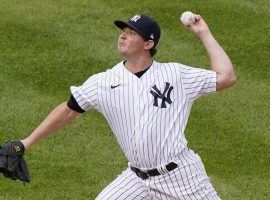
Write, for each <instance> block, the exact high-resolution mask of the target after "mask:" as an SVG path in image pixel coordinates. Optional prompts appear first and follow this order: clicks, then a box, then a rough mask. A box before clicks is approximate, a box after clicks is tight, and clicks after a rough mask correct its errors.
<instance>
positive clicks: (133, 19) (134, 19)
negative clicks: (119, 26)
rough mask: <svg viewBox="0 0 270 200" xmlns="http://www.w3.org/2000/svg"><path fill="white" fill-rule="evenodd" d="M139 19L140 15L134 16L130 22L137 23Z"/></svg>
mask: <svg viewBox="0 0 270 200" xmlns="http://www.w3.org/2000/svg"><path fill="white" fill-rule="evenodd" d="M140 18H141V15H135V16H134V17H132V18H131V19H130V20H131V21H133V22H137V21H138V20H139V19H140Z"/></svg>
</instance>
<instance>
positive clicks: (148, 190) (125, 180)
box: [96, 150, 220, 200]
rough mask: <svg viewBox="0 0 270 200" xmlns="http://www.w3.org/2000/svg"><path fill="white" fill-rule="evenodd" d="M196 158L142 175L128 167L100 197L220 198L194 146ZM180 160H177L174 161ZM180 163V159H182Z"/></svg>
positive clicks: (131, 199) (151, 199)
mask: <svg viewBox="0 0 270 200" xmlns="http://www.w3.org/2000/svg"><path fill="white" fill-rule="evenodd" d="M187 151H189V152H188V153H192V154H194V155H192V156H193V157H192V162H190V163H189V164H188V165H185V166H182V167H181V165H178V167H177V168H176V169H174V170H172V171H170V172H169V173H166V174H162V175H159V176H154V177H150V178H148V179H146V180H142V179H141V178H139V177H138V176H137V175H136V174H135V173H134V172H133V171H131V169H130V168H129V167H128V168H127V169H126V170H125V171H124V172H123V173H122V174H121V175H119V176H118V177H117V178H116V179H115V180H114V181H113V182H112V183H110V184H109V185H108V186H107V187H106V188H105V189H104V190H103V191H102V192H101V193H100V194H99V195H98V197H97V198H96V200H143V199H144V200H177V199H178V200H220V198H219V197H218V195H217V193H216V191H215V189H214V188H213V186H212V184H211V183H210V180H209V178H208V176H207V175H206V171H205V168H204V165H203V163H202V161H201V158H200V157H199V156H198V155H197V154H195V153H194V152H193V151H192V150H187ZM174 162H176V163H177V160H176V161H174ZM178 164H179V163H178Z"/></svg>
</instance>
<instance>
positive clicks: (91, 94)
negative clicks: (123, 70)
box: [70, 73, 102, 111]
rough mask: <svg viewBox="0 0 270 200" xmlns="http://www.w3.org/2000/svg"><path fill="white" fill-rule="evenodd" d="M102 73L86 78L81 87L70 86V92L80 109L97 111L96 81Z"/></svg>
mask: <svg viewBox="0 0 270 200" xmlns="http://www.w3.org/2000/svg"><path fill="white" fill-rule="evenodd" d="M101 76H102V73H99V74H95V75H93V76H91V77H90V78H88V79H87V80H86V81H85V82H84V83H83V84H82V85H81V86H78V87H77V86H71V87H70V91H71V94H72V95H73V97H74V99H75V100H76V101H77V103H78V105H79V106H80V107H81V109H83V110H85V111H88V110H90V109H92V108H95V109H98V81H99V79H100V77H101Z"/></svg>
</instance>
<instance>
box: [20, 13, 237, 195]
mask: <svg viewBox="0 0 270 200" xmlns="http://www.w3.org/2000/svg"><path fill="white" fill-rule="evenodd" d="M114 23H115V25H116V26H117V27H119V28H120V29H121V30H122V32H121V34H120V36H119V39H118V53H119V54H120V55H122V56H123V58H124V60H123V61H122V62H120V63H118V64H116V65H115V66H114V67H112V68H111V69H109V70H107V71H106V72H102V73H98V74H95V75H93V76H91V77H89V79H88V80H86V81H85V82H84V83H83V84H82V85H81V86H79V87H76V86H71V96H70V99H69V100H68V101H67V102H64V103H62V104H60V105H59V106H57V107H56V108H55V109H54V110H53V111H52V112H51V113H50V114H49V115H48V117H47V118H46V119H45V120H44V121H43V122H42V123H41V124H40V125H39V126H38V127H37V128H36V129H35V130H34V132H33V133H32V134H31V135H30V136H28V137H27V138H26V139H24V140H21V142H22V144H23V146H24V147H25V149H26V150H27V149H29V148H30V146H32V145H33V144H35V143H37V142H38V141H39V140H41V139H42V138H44V137H45V136H47V135H49V134H50V133H53V132H55V131H57V130H59V129H61V128H63V127H65V126H66V125H67V124H69V123H70V122H71V121H73V120H74V119H75V118H76V117H77V116H79V115H80V113H83V112H85V111H88V110H90V109H97V110H98V111H100V112H101V113H102V114H103V115H104V117H105V118H106V120H107V121H108V123H109V125H110V127H111V129H112V131H113V132H114V134H115V137H116V139H117V141H118V143H119V145H120V147H121V149H122V150H123V152H124V154H125V156H126V158H127V159H128V167H127V169H126V170H125V171H123V172H122V174H121V175H119V176H118V177H117V178H116V179H115V180H114V181H113V182H112V183H110V184H109V185H108V186H107V187H106V188H105V189H104V190H103V191H102V192H101V193H100V194H99V195H98V196H97V198H96V199H98V200H123V199H127V200H133V199H134V200H141V199H146V200H147V199H149V200H150V199H161V200H166V199H167V200H172V199H181V200H182V199H183V200H202V199H204V200H205V199H211V200H216V199H220V198H219V197H218V195H217V193H216V191H215V190H214V188H213V186H212V184H211V183H210V180H209V178H208V176H207V175H206V172H205V169H204V165H203V163H202V161H201V159H200V157H199V155H198V154H196V153H194V152H193V151H192V150H190V149H189V148H188V147H187V140H186V138H185V135H184V130H185V127H186V124H187V121H188V117H189V113H190V109H191V106H192V104H193V102H194V101H195V100H196V99H197V98H198V97H200V96H202V95H206V94H208V93H213V92H215V91H220V90H223V89H225V88H228V87H230V86H232V85H233V84H234V83H235V82H236V77H235V74H234V70H233V66H232V63H231V61H230V59H229V57H228V56H227V54H226V53H225V52H224V50H223V49H222V48H221V47H220V45H219V44H218V43H217V41H216V40H215V39H214V37H213V36H212V34H211V32H210V30H209V28H208V26H207V24H206V23H205V21H204V20H203V19H202V17H200V16H199V15H194V16H193V18H192V20H190V22H188V23H186V25H187V27H188V29H190V30H191V32H193V33H194V34H195V35H196V36H197V37H198V38H199V39H200V40H201V41H202V43H203V44H204V46H205V49H206V51H207V53H208V55H209V58H210V61H211V69H209V70H205V69H200V68H193V67H189V66H185V65H183V64H179V63H174V62H171V63H159V62H157V61H154V60H153V56H154V54H155V53H156V46H157V44H158V42H159V38H160V27H159V25H158V24H157V22H156V21H155V20H154V19H152V18H150V17H148V16H145V15H143V14H137V15H135V16H133V17H132V18H131V19H130V20H128V21H127V22H124V21H119V20H117V21H115V22H114ZM180 42H181V41H180ZM176 45H177V44H176Z"/></svg>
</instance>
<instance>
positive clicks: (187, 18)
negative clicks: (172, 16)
mask: <svg viewBox="0 0 270 200" xmlns="http://www.w3.org/2000/svg"><path fill="white" fill-rule="evenodd" d="M195 17H196V15H195V14H193V13H192V12H190V11H186V12H183V13H182V15H181V18H180V20H181V22H182V23H183V24H184V25H185V26H188V25H190V24H192V23H194V22H195Z"/></svg>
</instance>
